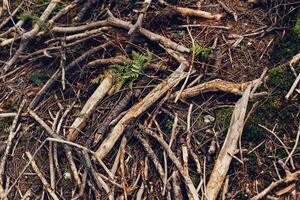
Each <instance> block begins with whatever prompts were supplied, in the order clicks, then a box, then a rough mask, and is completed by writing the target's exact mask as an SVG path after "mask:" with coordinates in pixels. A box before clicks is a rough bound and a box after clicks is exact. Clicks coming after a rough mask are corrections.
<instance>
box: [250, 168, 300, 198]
mask: <svg viewBox="0 0 300 200" xmlns="http://www.w3.org/2000/svg"><path fill="white" fill-rule="evenodd" d="M299 179H300V170H298V171H296V172H293V173H288V174H287V175H286V177H285V178H283V179H280V180H278V181H275V182H272V183H271V184H270V185H269V186H268V187H267V188H266V189H264V190H263V191H262V192H260V193H259V194H257V195H255V196H254V197H252V198H251V200H259V199H262V198H263V197H264V196H266V195H267V194H268V193H269V192H271V191H272V190H273V189H274V188H276V187H277V186H279V185H281V184H283V183H285V184H288V183H290V182H293V181H297V180H299Z"/></svg>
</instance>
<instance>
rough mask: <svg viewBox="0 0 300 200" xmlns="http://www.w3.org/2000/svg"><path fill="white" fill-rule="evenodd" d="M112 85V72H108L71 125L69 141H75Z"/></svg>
mask: <svg viewBox="0 0 300 200" xmlns="http://www.w3.org/2000/svg"><path fill="white" fill-rule="evenodd" d="M112 86H113V80H112V75H111V74H110V73H106V75H105V78H104V79H103V81H102V82H101V84H100V85H99V86H98V88H97V89H96V90H95V92H94V93H93V94H92V96H91V97H90V98H89V99H88V100H87V102H86V103H85V105H84V106H83V108H82V110H81V111H80V114H79V117H77V118H76V119H75V121H74V122H73V124H72V125H71V128H70V130H69V133H68V136H67V139H68V140H69V141H74V140H75V139H76V137H77V135H78V134H79V132H80V131H81V129H82V128H83V127H84V126H85V124H86V121H87V120H88V119H89V117H90V116H91V114H92V113H93V112H94V110H95V109H96V107H97V105H98V104H99V102H100V101H101V100H102V99H103V98H104V97H105V95H106V94H107V92H108V91H109V90H110V89H111V87H112Z"/></svg>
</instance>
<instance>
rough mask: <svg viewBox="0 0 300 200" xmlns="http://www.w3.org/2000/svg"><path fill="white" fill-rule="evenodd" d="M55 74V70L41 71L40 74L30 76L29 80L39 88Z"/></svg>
mask: <svg viewBox="0 0 300 200" xmlns="http://www.w3.org/2000/svg"><path fill="white" fill-rule="evenodd" d="M53 73H54V71H53V70H49V69H48V70H40V71H38V72H35V73H32V74H28V75H27V80H28V81H29V82H31V83H34V84H36V85H38V86H41V85H43V84H44V83H45V82H46V81H47V80H48V79H49V78H50V77H51V75H52V74H53Z"/></svg>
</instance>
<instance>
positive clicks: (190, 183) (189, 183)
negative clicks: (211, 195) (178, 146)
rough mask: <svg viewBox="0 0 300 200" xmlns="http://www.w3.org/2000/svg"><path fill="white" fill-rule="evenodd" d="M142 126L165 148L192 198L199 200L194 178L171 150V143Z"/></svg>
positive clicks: (145, 131)
mask: <svg viewBox="0 0 300 200" xmlns="http://www.w3.org/2000/svg"><path fill="white" fill-rule="evenodd" d="M140 128H141V129H142V130H143V131H144V133H146V134H147V135H149V136H151V137H153V138H154V139H155V140H156V141H157V142H158V143H159V144H160V145H161V146H162V147H163V148H164V150H165V151H166V153H167V155H168V156H169V158H170V159H171V160H172V162H173V163H174V165H175V166H176V168H177V169H178V171H179V173H180V174H181V176H182V178H183V180H184V183H185V185H186V187H187V189H188V192H189V195H190V197H191V199H193V200H199V196H198V192H197V190H196V188H195V186H194V184H193V181H192V179H191V178H190V176H188V175H187V174H186V172H185V170H184V167H183V165H182V164H181V162H180V160H179V159H178V158H177V157H176V156H175V154H174V153H173V151H172V150H171V148H170V147H169V145H168V144H167V143H166V142H165V141H164V140H163V139H162V138H161V137H160V136H158V135H157V134H155V133H154V132H153V131H151V130H150V129H148V128H145V127H143V126H140Z"/></svg>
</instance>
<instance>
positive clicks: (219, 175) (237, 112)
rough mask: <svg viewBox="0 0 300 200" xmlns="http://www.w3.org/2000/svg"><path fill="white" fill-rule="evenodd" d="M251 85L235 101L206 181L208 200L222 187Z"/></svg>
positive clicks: (213, 197)
mask: <svg viewBox="0 0 300 200" xmlns="http://www.w3.org/2000/svg"><path fill="white" fill-rule="evenodd" d="M250 90H251V86H250V85H249V86H248V87H247V89H246V90H245V91H244V94H243V96H242V98H241V99H240V100H239V101H238V102H237V103H236V105H235V108H234V111H233V114H232V117H231V121H230V127H229V129H228V132H227V135H226V138H225V141H224V144H223V146H222V148H221V150H220V153H219V155H218V158H217V160H216V162H215V166H214V168H213V171H212V173H211V175H210V178H209V181H208V183H207V189H206V195H207V199H208V200H214V199H216V198H217V197H218V194H219V192H220V190H221V188H222V185H223V182H224V180H225V178H226V175H227V172H228V169H229V166H230V163H231V160H232V156H230V155H229V153H230V154H231V155H234V152H235V151H236V149H237V144H238V140H239V138H240V137H241V134H242V131H243V127H244V119H245V114H246V109H247V104H248V100H249V96H250Z"/></svg>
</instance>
